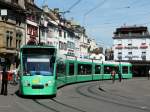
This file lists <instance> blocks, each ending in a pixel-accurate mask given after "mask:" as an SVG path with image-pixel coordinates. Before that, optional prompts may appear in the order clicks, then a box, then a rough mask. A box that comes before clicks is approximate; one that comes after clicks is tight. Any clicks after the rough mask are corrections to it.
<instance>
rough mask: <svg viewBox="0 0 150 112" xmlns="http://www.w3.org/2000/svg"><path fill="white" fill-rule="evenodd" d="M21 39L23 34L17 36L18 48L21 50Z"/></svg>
mask: <svg viewBox="0 0 150 112" xmlns="http://www.w3.org/2000/svg"><path fill="white" fill-rule="evenodd" d="M21 39H22V34H19V33H17V34H16V48H17V49H19V48H20V46H21Z"/></svg>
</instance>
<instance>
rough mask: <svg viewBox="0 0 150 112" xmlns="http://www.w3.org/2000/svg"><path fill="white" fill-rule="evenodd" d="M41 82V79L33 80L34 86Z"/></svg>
mask: <svg viewBox="0 0 150 112" xmlns="http://www.w3.org/2000/svg"><path fill="white" fill-rule="evenodd" d="M39 82H40V80H39V79H33V80H32V83H33V84H38V83H39Z"/></svg>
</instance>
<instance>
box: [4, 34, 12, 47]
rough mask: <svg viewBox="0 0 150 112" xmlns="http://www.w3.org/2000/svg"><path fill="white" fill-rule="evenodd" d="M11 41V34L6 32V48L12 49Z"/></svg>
mask: <svg viewBox="0 0 150 112" xmlns="http://www.w3.org/2000/svg"><path fill="white" fill-rule="evenodd" d="M12 40H13V32H12V31H6V47H8V48H10V47H12Z"/></svg>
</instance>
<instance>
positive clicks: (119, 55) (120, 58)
mask: <svg viewBox="0 0 150 112" xmlns="http://www.w3.org/2000/svg"><path fill="white" fill-rule="evenodd" d="M118 60H122V52H118Z"/></svg>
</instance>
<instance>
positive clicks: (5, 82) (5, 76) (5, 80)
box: [1, 66, 8, 96]
mask: <svg viewBox="0 0 150 112" xmlns="http://www.w3.org/2000/svg"><path fill="white" fill-rule="evenodd" d="M7 85H8V73H7V71H6V66H4V67H3V72H2V86H1V87H2V88H1V95H5V96H6V95H7Z"/></svg>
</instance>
